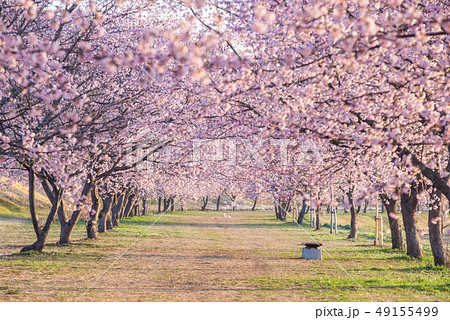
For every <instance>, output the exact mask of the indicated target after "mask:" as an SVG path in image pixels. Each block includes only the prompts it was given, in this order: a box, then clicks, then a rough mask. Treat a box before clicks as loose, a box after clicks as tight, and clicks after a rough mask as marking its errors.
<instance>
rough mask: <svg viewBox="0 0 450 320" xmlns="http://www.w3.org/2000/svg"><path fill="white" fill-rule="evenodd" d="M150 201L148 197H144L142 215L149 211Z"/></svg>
mask: <svg viewBox="0 0 450 320" xmlns="http://www.w3.org/2000/svg"><path fill="white" fill-rule="evenodd" d="M147 207H148V202H147V197H146V196H143V197H142V215H143V216H145V215H146V214H147V211H148V208H147Z"/></svg>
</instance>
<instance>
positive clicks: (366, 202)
mask: <svg viewBox="0 0 450 320" xmlns="http://www.w3.org/2000/svg"><path fill="white" fill-rule="evenodd" d="M368 205H369V201H367V200H364V209H363V213H367V206H368Z"/></svg>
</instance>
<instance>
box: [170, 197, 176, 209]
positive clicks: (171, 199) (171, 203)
mask: <svg viewBox="0 0 450 320" xmlns="http://www.w3.org/2000/svg"><path fill="white" fill-rule="evenodd" d="M169 200H170V212H174V211H175V206H174V203H173V197H170V198H169Z"/></svg>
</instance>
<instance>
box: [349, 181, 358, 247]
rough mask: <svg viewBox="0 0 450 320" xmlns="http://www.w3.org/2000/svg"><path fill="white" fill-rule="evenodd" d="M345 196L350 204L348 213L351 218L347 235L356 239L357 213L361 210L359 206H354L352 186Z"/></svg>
mask: <svg viewBox="0 0 450 320" xmlns="http://www.w3.org/2000/svg"><path fill="white" fill-rule="evenodd" d="M347 198H348V203H350V204H351V206H350V214H351V220H350V234H349V235H348V238H349V239H356V238H358V221H357V218H358V214H359V211H360V210H361V206H358V209H356V208H355V203H354V201H353V188H352V189H351V190H349V191H348V192H347Z"/></svg>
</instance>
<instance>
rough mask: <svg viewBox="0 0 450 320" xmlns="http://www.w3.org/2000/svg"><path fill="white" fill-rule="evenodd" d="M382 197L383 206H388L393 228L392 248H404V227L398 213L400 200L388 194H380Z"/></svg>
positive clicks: (387, 209) (390, 224)
mask: <svg viewBox="0 0 450 320" xmlns="http://www.w3.org/2000/svg"><path fill="white" fill-rule="evenodd" d="M380 198H381V202H382V203H381V204H382V206H384V207H386V211H387V216H388V220H389V227H390V229H391V238H392V249H399V250H403V249H404V245H403V235H402V228H401V225H400V222H399V219H398V213H397V202H398V200H396V199H395V200H394V199H392V198H389V197H388V196H387V195H386V194H380Z"/></svg>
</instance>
